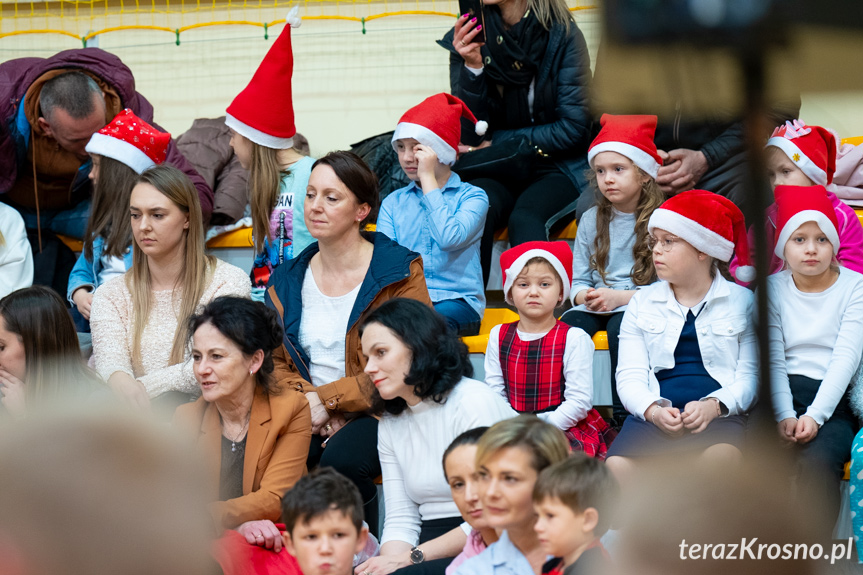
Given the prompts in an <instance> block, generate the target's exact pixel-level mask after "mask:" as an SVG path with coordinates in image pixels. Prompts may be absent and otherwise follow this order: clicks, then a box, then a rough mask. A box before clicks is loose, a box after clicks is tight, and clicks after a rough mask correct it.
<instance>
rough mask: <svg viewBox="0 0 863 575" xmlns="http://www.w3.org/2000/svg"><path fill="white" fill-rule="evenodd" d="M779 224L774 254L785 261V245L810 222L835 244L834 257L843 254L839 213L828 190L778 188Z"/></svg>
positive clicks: (777, 221) (775, 191)
mask: <svg viewBox="0 0 863 575" xmlns="http://www.w3.org/2000/svg"><path fill="white" fill-rule="evenodd" d="M773 194H774V196H775V197H776V209H777V220H776V229H777V230H779V233H778V234H777V235H776V245H775V246H774V247H773V253H774V254H776V257H778V258H782V259H783V260H784V259H785V244H786V242H788V239H789V238H790V237H791V235H792V234H793V233H794V232H795V231H796V230H797V228H799V227H800V226H802V225H803V224H805V223H806V222H815V223H816V224H817V225H818V227H819V228H821V231H822V232H823V233H824V235H825V236H827V240H828V241H829V242H830V243H831V244H833V253H834V254H836V253H838V252H839V245H840V242H839V232H838V231H837V230H838V229H839V221H838V220H837V219H836V210H835V209H833V204H832V202H831V201H830V198H828V197H827V190H826V189H825V188H824V186H776V189H775V190H773Z"/></svg>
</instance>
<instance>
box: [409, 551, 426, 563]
mask: <svg viewBox="0 0 863 575" xmlns="http://www.w3.org/2000/svg"><path fill="white" fill-rule="evenodd" d="M422 562H423V552H422V549H419V548H418V547H414V548H413V549H411V563H413V564H414V565H416V564H417V563H422Z"/></svg>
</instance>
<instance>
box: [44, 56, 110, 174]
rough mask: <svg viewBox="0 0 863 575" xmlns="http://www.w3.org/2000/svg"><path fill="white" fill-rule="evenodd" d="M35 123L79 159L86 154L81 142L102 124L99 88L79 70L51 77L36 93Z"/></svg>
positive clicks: (103, 112) (85, 142) (101, 103)
mask: <svg viewBox="0 0 863 575" xmlns="http://www.w3.org/2000/svg"><path fill="white" fill-rule="evenodd" d="M39 107H40V109H41V113H40V116H39V120H38V122H39V127H40V128H41V129H42V131H43V132H44V133H45V135H46V136H50V137H52V138H54V139H55V140H56V141H57V143H58V144H60V147H61V148H63V149H64V150H66V151H67V152H70V153H72V154H75V156H76V157H78V158H79V159H80V160H82V161H83V160H86V159H87V158H88V154H87V152H86V151H85V150H84V146H86V145H87V142H89V141H90V137H91V136H92V135H93V134H94V133H96V132H97V131H99V130H100V129H101V128H102V127H103V126H104V125H105V123H106V122H105V97H104V96H103V95H102V89H101V88H99V85H98V84H97V83H96V82H95V81H94V80H93V79H92V78H90V77H89V76H88V75H86V74H84V73H82V72H66V73H65V74H60V75H59V76H56V77H54V78H51V79H50V80H48V81H47V82H45V85H44V86H42V91H41V93H40V94H39Z"/></svg>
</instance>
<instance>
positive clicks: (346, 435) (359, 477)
mask: <svg viewBox="0 0 863 575" xmlns="http://www.w3.org/2000/svg"><path fill="white" fill-rule="evenodd" d="M323 440H324V438H323V437H321V436H320V435H313V436H312V443H311V445H310V446H309V457H308V459H307V460H306V465H308V467H309V469H312V468H313V467H315V466H318V465H319V466H320V467H332V468H333V469H335V470H336V471H338V472H339V473H341V474H342V475H344V476H345V477H347V478H348V479H350V480H351V481H353V482H354V485H356V486H357V489H359V490H360V495H361V496H362V498H363V510H364V511H365V516H366V522H367V523H368V524H369V530H370V531H371V532H372V533H373V534H374V535H375V536H377V535H378V497H377V496H378V487H377V485H375V479H376V478H377V477H378V476H379V475H380V474H381V462H380V459H379V458H378V420H377V419H375V418H374V417H370V416H368V415H363V416H360V417H358V418H357V419H354V420H353V421H350V422H348V424H347V425H345V427H344V428H342V429H340V430H339V432H338V433H336V434H335V435H334V436H333V437H332V439H330V440H329V441H328V442H327V444H326V446H325V447H324V446H323V445H322V444H323Z"/></svg>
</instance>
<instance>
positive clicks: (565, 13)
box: [527, 0, 575, 32]
mask: <svg viewBox="0 0 863 575" xmlns="http://www.w3.org/2000/svg"><path fill="white" fill-rule="evenodd" d="M527 9H528V10H532V11H533V14H534V16H536V19H537V20H539V23H540V24H542V27H543V28H545V29H546V30H550V29H551V27H552V26H553V25H555V24H561V25H563V27H564V29H565V30H566V31H567V32H569V27H570V26H575V19H574V18H573V17H572V12H570V11H569V7H568V6H567V5H566V2H565V1H564V0H527Z"/></svg>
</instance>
